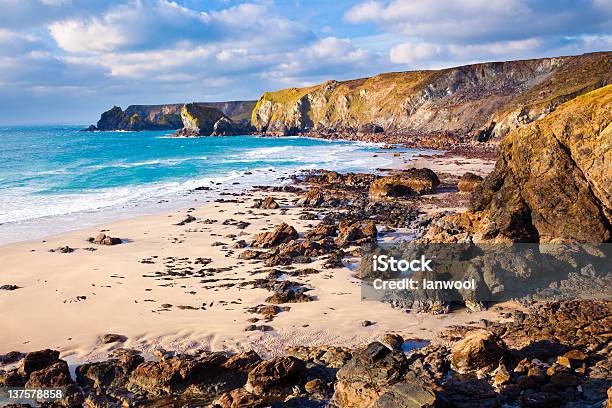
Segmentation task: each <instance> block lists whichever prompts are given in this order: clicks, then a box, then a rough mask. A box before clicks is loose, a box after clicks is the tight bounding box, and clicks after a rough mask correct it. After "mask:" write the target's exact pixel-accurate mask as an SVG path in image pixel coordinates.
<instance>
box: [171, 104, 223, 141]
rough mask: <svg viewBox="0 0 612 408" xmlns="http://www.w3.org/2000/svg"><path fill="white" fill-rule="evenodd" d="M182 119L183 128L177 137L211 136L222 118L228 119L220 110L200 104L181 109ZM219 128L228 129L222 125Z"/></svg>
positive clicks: (187, 105) (184, 106)
mask: <svg viewBox="0 0 612 408" xmlns="http://www.w3.org/2000/svg"><path fill="white" fill-rule="evenodd" d="M181 118H182V120H183V128H182V129H180V130H179V131H177V132H176V133H175V135H176V136H182V137H190V136H210V135H211V134H212V133H213V131H214V128H215V124H216V123H218V121H219V120H220V119H222V118H225V119H227V120H228V121H230V122H231V120H230V119H229V118H227V117H226V116H225V115H224V114H223V112H221V111H220V110H219V109H216V108H211V107H208V106H203V105H201V104H198V103H188V104H185V105H183V107H182V108H181ZM219 127H221V128H225V129H227V126H226V125H223V124H220V125H219Z"/></svg>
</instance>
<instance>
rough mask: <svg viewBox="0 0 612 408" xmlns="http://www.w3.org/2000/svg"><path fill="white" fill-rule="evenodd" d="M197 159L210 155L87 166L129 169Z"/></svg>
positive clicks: (175, 163) (92, 167) (91, 167)
mask: <svg viewBox="0 0 612 408" xmlns="http://www.w3.org/2000/svg"><path fill="white" fill-rule="evenodd" d="M196 160H208V156H197V157H184V158H177V159H157V160H145V161H141V162H133V163H108V164H96V165H93V166H87V168H90V169H105V168H125V169H129V168H133V167H142V166H156V165H166V166H176V165H178V164H181V163H185V162H188V161H196Z"/></svg>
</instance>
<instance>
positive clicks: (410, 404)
mask: <svg viewBox="0 0 612 408" xmlns="http://www.w3.org/2000/svg"><path fill="white" fill-rule="evenodd" d="M436 403H437V397H436V394H435V393H434V392H433V390H432V389H431V388H429V387H427V386H425V385H421V384H417V383H410V382H401V383H397V384H394V385H392V386H391V387H390V388H389V389H388V390H387V391H386V392H385V393H384V394H382V395H381V396H380V397H379V398H378V399H377V400H376V402H374V404H373V405H371V408H433V407H435V406H437V404H436Z"/></svg>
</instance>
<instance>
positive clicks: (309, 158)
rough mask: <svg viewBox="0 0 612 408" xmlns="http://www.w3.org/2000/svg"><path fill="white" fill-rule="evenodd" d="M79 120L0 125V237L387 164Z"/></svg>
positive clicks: (331, 148)
mask: <svg viewBox="0 0 612 408" xmlns="http://www.w3.org/2000/svg"><path fill="white" fill-rule="evenodd" d="M82 128H83V126H72V125H71V126H28V127H20V126H12V127H0V146H2V147H1V148H0V245H2V244H7V243H10V242H17V241H23V240H29V239H37V238H41V237H44V236H48V235H52V234H56V233H60V232H65V231H69V230H74V229H79V228H84V227H88V226H93V225H99V224H102V223H105V222H108V221H114V220H120V219H125V218H130V217H133V216H136V215H144V214H155V213H161V212H164V211H167V210H172V209H179V208H188V207H190V206H193V205H196V204H197V203H202V202H206V201H211V200H214V199H217V198H220V197H222V196H223V194H224V193H225V194H227V193H232V192H239V191H241V190H244V189H247V188H248V187H251V186H255V185H270V184H275V183H283V182H287V177H288V176H290V175H292V174H296V173H299V172H300V171H302V170H311V169H321V168H324V169H328V170H337V171H371V170H373V169H376V168H379V167H385V166H389V165H391V162H392V159H391V158H390V155H388V154H386V155H379V156H378V157H375V156H374V154H375V153H376V152H380V146H378V145H376V144H368V143H361V142H348V141H328V140H323V139H316V138H303V137H276V138H274V137H258V136H227V137H202V138H175V137H171V136H170V135H171V133H172V131H143V132H81V131H80V130H81V129H82ZM413 152H414V153H417V152H418V151H416V150H414V151H413ZM408 153H410V152H408ZM197 187H210V190H202V189H200V190H195V189H196V188H197Z"/></svg>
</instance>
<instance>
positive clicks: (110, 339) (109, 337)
mask: <svg viewBox="0 0 612 408" xmlns="http://www.w3.org/2000/svg"><path fill="white" fill-rule="evenodd" d="M126 340H127V337H125V336H122V335H121V334H114V333H109V334H105V335H103V336H101V337H100V342H101V343H102V344H108V343H123V342H124V341H126Z"/></svg>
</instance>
